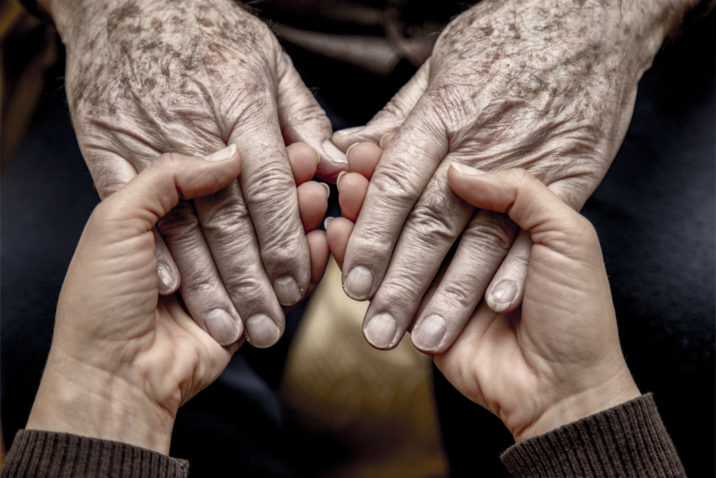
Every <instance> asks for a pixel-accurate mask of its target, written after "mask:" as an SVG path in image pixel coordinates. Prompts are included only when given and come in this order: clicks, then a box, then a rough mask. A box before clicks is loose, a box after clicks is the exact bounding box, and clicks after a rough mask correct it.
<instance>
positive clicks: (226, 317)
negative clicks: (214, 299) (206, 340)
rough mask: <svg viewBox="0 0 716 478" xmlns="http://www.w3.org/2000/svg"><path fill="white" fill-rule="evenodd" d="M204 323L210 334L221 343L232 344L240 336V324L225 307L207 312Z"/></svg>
mask: <svg viewBox="0 0 716 478" xmlns="http://www.w3.org/2000/svg"><path fill="white" fill-rule="evenodd" d="M204 323H205V324H206V329H207V331H208V332H209V335H211V336H212V337H214V340H216V341H217V342H219V344H221V345H224V346H225V345H231V344H233V343H234V342H236V341H237V340H238V338H239V335H240V332H241V331H240V329H239V326H238V325H237V324H236V322H235V321H234V318H233V317H231V315H230V314H229V313H228V312H226V311H225V310H223V309H214V310H212V311H211V312H209V313H208V314H206V318H205V320H204Z"/></svg>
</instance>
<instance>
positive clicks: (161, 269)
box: [157, 262, 174, 291]
mask: <svg viewBox="0 0 716 478" xmlns="http://www.w3.org/2000/svg"><path fill="white" fill-rule="evenodd" d="M157 278H158V280H159V290H160V291H168V290H171V289H172V286H173V285H174V280H173V278H172V275H171V273H170V272H169V267H167V265H166V264H164V263H162V262H160V263H159V264H157Z"/></svg>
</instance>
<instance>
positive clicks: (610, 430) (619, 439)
mask: <svg viewBox="0 0 716 478" xmlns="http://www.w3.org/2000/svg"><path fill="white" fill-rule="evenodd" d="M500 458H501V459H502V463H503V464H504V465H505V467H507V470H508V471H509V472H510V473H511V474H512V475H513V476H520V477H527V476H554V477H556V476H619V477H624V476H626V477H630V476H631V477H642V476H652V477H656V476H668V477H682V476H686V472H685V471H684V467H683V465H682V464H681V460H679V456H678V454H677V453H676V449H675V448H674V444H673V443H672V442H671V438H670V437H669V434H668V433H667V431H666V428H665V427H664V423H663V422H662V421H661V417H660V416H659V411H658V410H657V409H656V404H655V403H654V398H653V396H652V395H651V394H648V395H643V396H641V397H639V398H636V399H634V400H631V401H629V402H626V403H623V404H621V405H619V406H617V407H614V408H611V409H609V410H605V411H603V412H601V413H597V414H595V415H591V416H589V417H585V418H583V419H581V420H578V421H576V422H573V423H569V424H567V425H565V426H563V427H561V428H558V429H556V430H553V431H551V432H548V433H545V434H544V435H540V436H537V437H534V438H532V439H529V440H526V441H524V442H522V443H518V444H516V445H513V446H512V447H510V448H509V449H508V450H507V451H505V452H504V453H503V454H502V456H501V457H500Z"/></svg>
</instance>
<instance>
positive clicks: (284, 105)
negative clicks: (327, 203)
mask: <svg viewBox="0 0 716 478" xmlns="http://www.w3.org/2000/svg"><path fill="white" fill-rule="evenodd" d="M279 65H280V69H279V81H278V97H277V104H278V115H279V123H280V124H281V130H282V132H283V135H284V138H285V140H286V142H287V143H288V144H292V143H295V142H298V141H303V142H305V143H307V144H308V145H309V146H311V147H312V148H313V149H314V150H315V151H316V152H318V156H319V160H318V168H317V175H318V176H319V177H321V178H322V179H325V180H327V181H331V182H335V181H336V178H337V177H338V173H340V172H341V171H345V170H346V169H347V168H348V163H347V162H346V155H345V154H344V153H343V152H342V151H341V150H339V149H338V148H336V146H335V145H334V144H333V143H332V142H331V133H332V132H333V127H332V126H331V122H330V120H329V119H328V117H327V116H326V112H325V111H323V109H322V108H321V107H320V105H319V104H318V102H317V101H316V99H315V98H314V97H313V94H312V93H311V92H310V91H309V89H308V88H306V85H305V84H304V83H303V80H302V79H301V77H300V76H299V74H298V72H297V71H296V69H295V68H294V67H293V63H292V62H291V59H290V58H289V57H288V55H286V54H285V53H284V54H283V55H282V56H281V59H280V63H279Z"/></svg>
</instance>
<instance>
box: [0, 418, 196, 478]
mask: <svg viewBox="0 0 716 478" xmlns="http://www.w3.org/2000/svg"><path fill="white" fill-rule="evenodd" d="M37 476H57V477H75V476H83V477H92V478H100V477H101V478H105V477H107V478H109V477H122V478H145V477H146V478H150V477H159V478H186V477H188V476H189V462H188V461H186V460H180V459H176V458H171V457H169V456H166V455H163V454H161V453H157V452H155V451H151V450H147V449H144V448H139V447H135V446H132V445H128V444H126V443H120V442H115V441H108V440H100V439H97V438H89V437H83V436H78V435H70V434H67V433H54V432H46V431H40V430H20V431H19V432H18V433H17V435H16V436H15V440H14V441H13V444H12V447H11V448H10V451H9V452H8V454H7V457H6V459H5V464H4V465H3V468H2V470H0V477H2V478H5V477H12V478H15V477H37Z"/></svg>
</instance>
